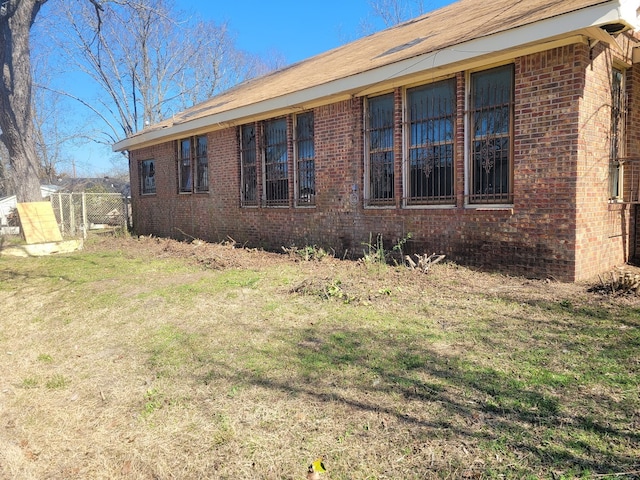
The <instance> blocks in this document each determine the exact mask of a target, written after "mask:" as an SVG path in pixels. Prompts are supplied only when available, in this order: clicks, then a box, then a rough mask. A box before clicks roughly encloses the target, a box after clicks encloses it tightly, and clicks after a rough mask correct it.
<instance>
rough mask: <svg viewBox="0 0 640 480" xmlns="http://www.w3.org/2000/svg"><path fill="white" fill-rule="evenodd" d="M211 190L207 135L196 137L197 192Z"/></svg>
mask: <svg viewBox="0 0 640 480" xmlns="http://www.w3.org/2000/svg"><path fill="white" fill-rule="evenodd" d="M208 191H209V158H208V157H207V137H204V136H203V137H196V192H208Z"/></svg>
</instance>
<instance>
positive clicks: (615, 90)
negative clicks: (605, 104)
mask: <svg viewBox="0 0 640 480" xmlns="http://www.w3.org/2000/svg"><path fill="white" fill-rule="evenodd" d="M625 105H626V102H625V95H624V72H623V71H622V70H619V69H617V68H614V69H613V72H612V75H611V134H610V135H611V143H610V145H611V146H610V156H609V160H610V161H609V195H610V198H611V199H617V198H620V197H622V181H621V180H622V179H621V166H620V159H621V157H622V156H623V155H624V152H623V148H624V122H625V111H626V108H625Z"/></svg>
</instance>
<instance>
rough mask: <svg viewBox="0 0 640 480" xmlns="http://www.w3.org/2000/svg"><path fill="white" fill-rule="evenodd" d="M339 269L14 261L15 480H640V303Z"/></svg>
mask: <svg viewBox="0 0 640 480" xmlns="http://www.w3.org/2000/svg"><path fill="white" fill-rule="evenodd" d="M323 253H324V252H322V251H320V250H319V249H315V248H313V247H307V248H304V249H294V248H290V249H288V253H286V254H285V253H283V254H274V253H267V252H263V251H260V250H248V249H242V248H235V247H234V246H233V245H230V244H228V245H218V244H205V243H203V242H198V241H196V242H192V243H178V242H175V241H171V240H163V239H157V238H144V237H143V238H131V237H104V238H94V239H91V240H89V241H88V242H87V243H86V245H85V249H84V250H83V251H80V252H76V253H73V254H65V255H58V256H50V257H40V258H12V257H6V256H2V257H0V319H1V320H0V322H1V323H0V325H1V329H0V368H1V371H2V374H1V376H0V478H7V479H14V478H15V479H27V480H28V479H38V480H39V479H203V478H211V479H291V480H298V479H299V480H303V479H305V478H306V474H307V466H308V465H309V464H310V463H311V462H312V461H313V460H315V459H316V458H318V457H321V456H322V457H323V459H324V465H325V466H326V470H327V471H326V472H325V473H322V474H321V478H323V479H327V480H338V479H344V480H347V479H350V480H357V479H431V478H434V479H435V478H442V479H446V478H450V479H459V478H462V479H465V478H468V479H476V478H478V479H483V478H496V479H498V478H500V479H503V478H504V479H521V478H525V479H537V478H548V479H572V478H593V479H595V478H598V479H600V478H610V479H614V478H615V479H638V478H640V386H639V383H640V382H639V381H640V297H637V296H612V295H602V294H596V293H590V292H589V291H588V287H589V285H587V284H562V283H558V282H555V281H543V280H529V279H525V278H521V277H508V276H504V275H498V274H490V273H482V272H477V271H474V270H471V269H468V268H463V267H460V266H457V265H455V264H451V263H446V262H445V263H440V264H437V265H435V266H433V267H432V269H431V271H430V272H429V273H427V274H424V273H422V272H419V271H417V270H409V269H407V268H405V267H394V266H387V265H382V264H380V263H377V262H375V261H369V262H366V261H364V262H363V261H359V262H356V261H347V260H340V259H335V258H332V257H331V256H330V255H322V254H323Z"/></svg>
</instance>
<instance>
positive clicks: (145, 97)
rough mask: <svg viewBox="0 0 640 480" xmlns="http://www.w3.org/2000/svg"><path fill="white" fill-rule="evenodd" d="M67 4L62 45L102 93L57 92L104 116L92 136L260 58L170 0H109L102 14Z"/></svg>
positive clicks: (162, 114)
mask: <svg viewBox="0 0 640 480" xmlns="http://www.w3.org/2000/svg"><path fill="white" fill-rule="evenodd" d="M69 5H70V8H68V9H66V10H65V22H56V23H57V24H58V25H61V26H62V27H61V28H60V29H59V31H58V36H57V37H58V41H59V49H60V51H61V52H62V54H63V55H64V57H65V58H66V63H67V64H68V65H71V66H73V67H74V68H75V69H77V70H78V71H79V72H81V73H82V75H84V78H87V79H89V80H90V81H91V82H93V83H94V84H95V85H97V87H98V91H99V92H100V93H99V95H97V96H95V98H88V97H87V96H86V95H83V94H81V93H78V92H74V91H73V90H71V89H66V90H65V91H64V92H60V93H64V94H65V95H67V96H69V97H72V98H75V99H76V100H77V101H79V102H81V103H82V104H83V105H85V107H86V108H87V109H89V110H90V111H91V112H92V113H93V114H94V116H95V117H98V118H100V119H101V121H102V124H103V127H104V128H103V131H102V135H101V137H100V138H97V137H96V136H94V140H96V141H99V142H103V143H108V144H110V143H113V142H114V141H116V140H119V139H121V138H122V137H123V136H127V135H131V134H133V133H135V132H137V131H139V130H141V129H142V128H144V126H145V125H146V124H150V123H155V122H158V121H161V120H163V119H164V118H167V117H168V116H170V115H171V114H173V113H175V112H177V111H181V110H183V109H185V108H187V107H190V106H192V105H193V104H195V103H197V102H200V101H202V100H204V99H206V98H209V97H211V96H212V95H214V94H215V93H217V92H219V91H220V90H222V89H224V88H228V87H230V86H231V85H233V84H235V83H237V82H238V81H242V80H244V79H246V78H248V77H250V76H252V75H253V74H254V72H255V71H256V70H257V68H256V67H254V65H255V64H256V63H259V62H256V61H254V58H253V57H251V56H247V55H244V54H243V53H242V52H238V51H237V50H236V49H235V48H234V46H233V39H232V38H231V36H230V34H229V32H228V29H227V26H226V25H225V24H221V25H218V24H215V23H213V22H207V21H202V20H199V19H197V18H196V17H195V16H190V15H188V14H186V13H184V12H180V11H178V10H177V9H176V8H175V7H174V5H173V3H172V2H171V0H126V1H125V0H122V1H113V0H112V1H110V2H105V3H102V4H101V6H102V11H101V12H100V15H99V16H96V14H95V9H93V8H92V5H90V4H88V3H87V2H86V1H81V0H76V1H75V2H73V1H72V2H70V3H69ZM262 64H264V63H262Z"/></svg>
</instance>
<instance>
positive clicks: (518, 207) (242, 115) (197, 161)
mask: <svg viewBox="0 0 640 480" xmlns="http://www.w3.org/2000/svg"><path fill="white" fill-rule="evenodd" d="M638 7H640V1H638V0H636V1H627V0H612V1H602V0H529V1H527V2H514V1H513V0H494V1H486V0H461V1H459V2H457V3H454V4H452V5H449V6H447V7H444V8H442V9H440V10H437V11H434V12H432V13H429V14H426V15H424V16H421V17H419V18H416V19H413V20H411V21H408V22H406V23H403V24H401V25H398V26H396V27H393V28H390V29H388V30H385V31H382V32H379V33H377V34H374V35H370V36H367V37H365V38H362V39H360V40H357V41H355V42H352V43H350V44H348V45H345V46H342V47H339V48H336V49H334V50H331V51H329V52H326V53H323V54H321V55H318V56H316V57H313V58H311V59H308V60H306V61H302V62H300V63H297V64H294V65H291V66H289V67H288V68H285V69H282V70H280V71H277V72H274V73H271V74H269V75H266V76H264V77H262V78H258V79H256V80H252V81H249V82H246V83H243V84H241V85H239V86H237V87H236V88H234V89H232V90H229V91H228V92H225V93H222V94H220V95H218V96H216V97H214V98H212V99H210V100H209V101H207V102H204V103H202V104H199V105H197V106H195V107H193V108H191V109H188V110H186V111H184V112H182V113H180V114H177V115H175V116H173V117H172V118H171V119H168V120H166V121H164V122H162V123H159V124H156V125H152V126H150V127H148V128H146V129H144V130H143V131H141V132H139V133H137V134H135V135H132V136H130V137H128V138H126V139H124V140H122V141H120V142H118V143H117V144H116V145H115V146H114V149H115V150H119V151H124V150H128V151H129V155H130V174H131V190H132V191H131V195H132V201H133V217H134V225H135V228H136V230H137V233H139V234H154V235H161V236H169V237H177V238H191V237H197V238H201V239H205V240H212V241H217V240H223V239H226V238H227V237H228V236H229V237H232V238H233V239H235V240H236V241H237V242H239V243H241V244H248V245H254V246H262V247H265V248H273V249H276V248H279V247H280V246H289V245H292V244H295V245H298V246H304V245H318V246H324V247H332V248H334V249H335V250H336V251H337V252H340V253H342V252H346V251H348V252H351V253H355V254H361V253H362V252H363V250H364V249H366V247H364V246H363V244H364V243H367V242H369V240H370V238H373V239H374V240H375V238H376V235H377V234H381V235H382V238H383V241H384V245H385V247H387V248H389V249H391V247H392V246H393V245H394V244H395V243H396V242H398V241H399V240H402V239H406V237H407V235H408V234H409V233H411V239H410V241H409V242H408V243H407V248H409V249H410V250H412V251H415V252H418V253H433V252H436V253H444V254H446V255H447V256H448V258H449V259H451V260H455V261H457V262H460V263H464V264H469V265H477V266H481V267H483V268H490V269H494V270H500V271H504V272H510V273H514V274H521V275H526V276H533V277H552V278H556V279H558V280H566V281H574V280H579V279H584V278H588V277H591V276H593V275H595V274H597V273H599V272H602V271H605V270H607V269H609V268H611V267H613V266H616V265H620V264H623V263H625V262H626V261H628V260H629V259H630V258H631V257H632V256H633V255H636V254H638V249H639V246H638V215H639V214H638V207H637V204H638V188H639V181H640V176H639V175H638V173H639V172H640V165H639V162H640V160H639V159H640V64H638V63H637V62H638V61H640V55H639V52H640V51H639V50H638V46H639V45H640V43H639V40H638V39H639V38H640V37H639V36H638V34H637V32H636V29H637V27H638V18H637V15H638ZM370 235H373V237H370Z"/></svg>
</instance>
